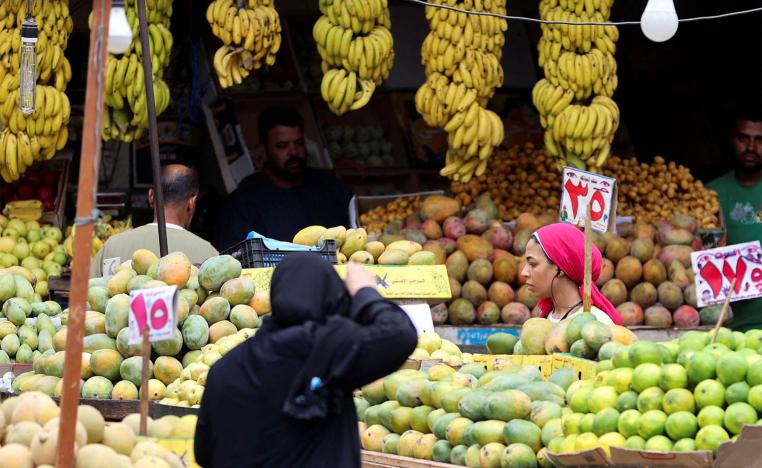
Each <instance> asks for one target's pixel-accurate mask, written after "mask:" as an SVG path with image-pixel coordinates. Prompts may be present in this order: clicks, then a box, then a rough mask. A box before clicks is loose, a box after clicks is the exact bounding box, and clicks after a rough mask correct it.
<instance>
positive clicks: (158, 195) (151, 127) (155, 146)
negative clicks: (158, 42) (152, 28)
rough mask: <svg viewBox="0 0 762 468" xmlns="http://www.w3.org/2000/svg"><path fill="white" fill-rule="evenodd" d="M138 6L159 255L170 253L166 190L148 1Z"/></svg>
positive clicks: (137, 1) (142, 1)
mask: <svg viewBox="0 0 762 468" xmlns="http://www.w3.org/2000/svg"><path fill="white" fill-rule="evenodd" d="M136 3H137V4H138V23H139V24H140V46H141V49H142V50H141V52H142V54H141V55H142V62H143V79H144V80H145V89H146V108H147V109H148V141H149V142H150V149H151V169H152V171H153V197H154V198H153V203H154V211H155V212H156V224H157V227H158V229H159V253H160V254H161V256H162V257H163V256H165V255H167V254H168V253H169V251H168V247H167V220H166V219H165V217H164V190H163V189H162V188H161V161H159V130H158V128H157V125H156V99H155V98H154V95H153V74H152V73H153V71H152V67H151V52H150V51H151V49H150V48H149V45H148V37H149V36H148V20H147V18H146V0H136Z"/></svg>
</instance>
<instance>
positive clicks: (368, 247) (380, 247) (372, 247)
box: [363, 241, 386, 260]
mask: <svg viewBox="0 0 762 468" xmlns="http://www.w3.org/2000/svg"><path fill="white" fill-rule="evenodd" d="M363 250H365V251H366V252H370V254H371V255H373V258H374V259H376V260H378V257H380V256H381V254H382V253H384V250H386V246H385V245H384V243H383V242H379V241H372V242H368V243H367V244H365V247H363Z"/></svg>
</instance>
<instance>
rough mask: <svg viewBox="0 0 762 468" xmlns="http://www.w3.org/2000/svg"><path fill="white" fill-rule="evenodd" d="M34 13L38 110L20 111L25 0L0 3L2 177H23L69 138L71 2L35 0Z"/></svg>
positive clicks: (0, 175) (0, 162)
mask: <svg viewBox="0 0 762 468" xmlns="http://www.w3.org/2000/svg"><path fill="white" fill-rule="evenodd" d="M31 7H32V11H31V14H32V16H33V17H34V19H35V22H36V23H37V25H38V28H39V33H38V38H37V69H36V72H37V75H36V78H37V82H36V88H35V110H34V112H32V113H31V114H29V115H25V114H24V113H22V112H21V109H19V85H20V82H19V80H20V75H19V67H20V59H21V50H20V48H21V25H22V24H23V22H24V19H25V18H26V14H27V10H26V0H5V1H3V2H0V122H1V123H2V126H3V127H5V128H4V129H3V131H2V133H0V178H2V179H3V180H4V181H5V182H12V181H15V180H18V178H19V177H20V176H21V174H23V173H24V172H25V171H26V170H27V168H29V167H30V166H31V165H32V164H34V163H35V162H36V161H40V160H43V159H50V158H52V157H53V156H54V155H55V153H56V151H57V150H60V149H62V148H63V147H64V146H65V145H66V142H67V140H68V138H69V131H68V128H67V125H68V123H69V118H70V117H71V107H70V105H69V98H68V97H67V96H66V94H65V91H66V85H67V83H68V82H69V80H71V73H72V69H71V64H70V63H69V61H68V60H67V59H66V57H65V56H64V50H65V49H66V45H67V43H68V40H69V34H70V33H71V31H72V28H73V22H72V19H71V16H70V14H69V5H68V1H67V0H45V1H43V0H35V1H33V2H32V4H31Z"/></svg>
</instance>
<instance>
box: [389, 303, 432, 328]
mask: <svg viewBox="0 0 762 468" xmlns="http://www.w3.org/2000/svg"><path fill="white" fill-rule="evenodd" d="M397 304H398V305H399V306H400V308H401V309H402V310H403V311H404V312H405V313H406V314H407V316H408V318H409V319H410V321H411V322H413V326H414V327H415V330H416V331H417V332H418V336H421V335H422V334H423V333H426V332H433V331H434V321H433V320H432V319H431V307H429V305H428V304H427V303H426V302H423V301H398V302H397Z"/></svg>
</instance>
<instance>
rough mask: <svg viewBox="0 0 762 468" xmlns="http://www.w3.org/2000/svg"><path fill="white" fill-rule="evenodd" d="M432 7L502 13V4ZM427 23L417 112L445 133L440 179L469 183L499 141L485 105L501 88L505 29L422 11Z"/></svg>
mask: <svg viewBox="0 0 762 468" xmlns="http://www.w3.org/2000/svg"><path fill="white" fill-rule="evenodd" d="M434 3H440V4H446V5H448V6H453V7H457V8H461V9H465V10H469V11H483V12H490V13H496V14H503V15H504V14H505V13H506V9H505V0H502V1H493V2H482V1H480V0H479V1H476V2H472V1H471V0H467V1H464V2H451V1H435V2H434ZM426 18H427V19H428V21H429V27H430V29H431V32H429V34H428V35H427V36H426V39H425V40H424V41H423V46H422V47H421V59H422V62H423V65H424V66H425V67H426V82H425V83H424V84H423V85H422V86H421V87H420V88H418V92H417V93H416V95H415V107H416V109H417V110H418V112H420V113H421V115H422V116H423V119H424V121H426V123H427V124H429V125H431V126H433V127H442V128H444V129H445V131H447V133H448V137H447V141H448V144H449V150H448V151H447V156H446V163H445V167H444V168H443V169H442V170H441V171H440V174H441V175H442V176H446V177H449V178H451V179H452V180H460V181H463V182H468V181H469V180H470V179H471V178H472V177H473V176H474V175H477V176H480V175H482V174H484V172H485V170H486V168H487V159H488V158H489V157H490V155H491V154H492V150H493V148H494V147H495V146H497V145H499V144H500V143H501V142H502V141H503V123H502V121H501V120H500V118H499V117H498V116H497V114H495V113H494V112H492V111H489V110H487V109H486V105H487V102H488V101H489V99H490V98H491V97H492V95H493V94H494V92H495V88H497V87H499V86H501V85H502V84H503V69H502V67H501V66H500V58H501V57H502V53H503V51H502V48H503V45H504V44H505V31H506V29H507V27H508V26H507V23H506V21H505V20H504V19H499V18H496V17H494V16H487V15H473V14H472V15H468V14H466V13H460V12H456V11H453V10H448V9H445V8H436V7H426Z"/></svg>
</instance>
